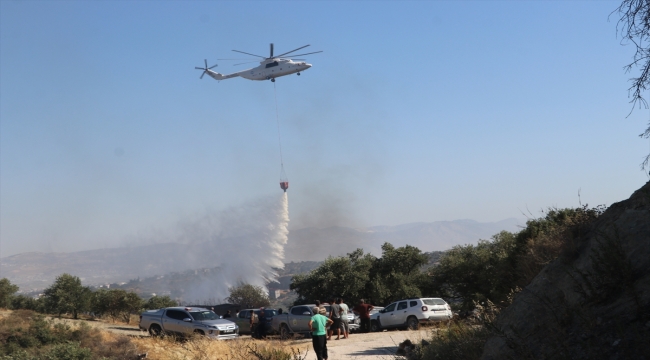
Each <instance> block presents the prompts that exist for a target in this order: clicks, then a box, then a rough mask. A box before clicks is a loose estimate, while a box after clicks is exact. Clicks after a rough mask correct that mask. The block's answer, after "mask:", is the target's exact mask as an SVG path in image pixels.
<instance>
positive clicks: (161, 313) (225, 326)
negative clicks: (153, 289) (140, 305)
mask: <svg viewBox="0 0 650 360" xmlns="http://www.w3.org/2000/svg"><path fill="white" fill-rule="evenodd" d="M139 327H140V329H142V330H145V331H148V332H149V333H150V334H151V335H152V336H159V335H163V334H174V335H179V336H191V335H195V334H196V335H205V336H207V337H209V338H213V339H219V340H224V339H234V338H237V337H238V336H239V328H238V327H237V325H236V324H235V323H234V322H232V321H229V320H226V319H220V317H219V315H217V314H215V313H214V312H212V311H210V310H208V309H205V308H200V307H169V308H163V309H157V310H148V311H145V312H143V313H141V314H140V323H139Z"/></svg>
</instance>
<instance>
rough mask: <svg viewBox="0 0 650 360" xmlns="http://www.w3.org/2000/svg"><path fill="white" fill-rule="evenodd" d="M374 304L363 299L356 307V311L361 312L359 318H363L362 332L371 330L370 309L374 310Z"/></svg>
mask: <svg viewBox="0 0 650 360" xmlns="http://www.w3.org/2000/svg"><path fill="white" fill-rule="evenodd" d="M373 308H374V306H372V305H370V304H366V302H365V301H364V300H363V299H361V300H359V305H357V306H355V307H354V309H353V310H354V311H356V312H357V314H359V319H360V320H361V326H360V329H359V330H360V331H361V332H362V333H367V332H370V310H372V309H373Z"/></svg>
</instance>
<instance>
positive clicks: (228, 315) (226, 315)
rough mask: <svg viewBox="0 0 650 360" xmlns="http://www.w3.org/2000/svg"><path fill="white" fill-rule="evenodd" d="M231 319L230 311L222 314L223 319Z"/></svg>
mask: <svg viewBox="0 0 650 360" xmlns="http://www.w3.org/2000/svg"><path fill="white" fill-rule="evenodd" d="M231 317H232V315H231V314H230V310H228V311H226V313H225V314H223V318H224V319H228V318H231Z"/></svg>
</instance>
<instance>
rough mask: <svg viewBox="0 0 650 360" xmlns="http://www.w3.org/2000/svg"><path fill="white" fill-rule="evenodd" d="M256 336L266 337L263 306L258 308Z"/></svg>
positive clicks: (259, 337)
mask: <svg viewBox="0 0 650 360" xmlns="http://www.w3.org/2000/svg"><path fill="white" fill-rule="evenodd" d="M257 338H258V339H266V316H265V315H264V308H263V307H261V308H260V314H259V323H258V324H257Z"/></svg>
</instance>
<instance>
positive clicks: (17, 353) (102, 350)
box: [0, 310, 137, 360]
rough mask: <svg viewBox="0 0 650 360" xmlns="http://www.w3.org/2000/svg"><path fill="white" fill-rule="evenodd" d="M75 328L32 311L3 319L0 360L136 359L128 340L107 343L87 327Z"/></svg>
mask: <svg viewBox="0 0 650 360" xmlns="http://www.w3.org/2000/svg"><path fill="white" fill-rule="evenodd" d="M78 325H79V326H77V327H71V326H70V325H68V324H65V323H56V322H54V321H53V320H46V319H45V317H44V316H42V315H39V314H35V313H34V312H32V311H29V310H18V311H13V312H11V313H9V314H8V315H7V316H5V317H3V318H2V319H0V360H8V359H14V360H16V359H18V360H36V359H52V360H59V359H61V360H63V359H83V360H85V359H106V360H107V359H132V358H135V356H134V355H135V354H136V353H137V349H136V347H135V345H134V344H133V343H132V342H131V340H130V338H128V337H126V336H118V337H113V339H106V338H104V337H103V336H102V334H101V332H100V330H98V329H97V328H92V327H90V326H88V325H87V324H85V323H79V324H78Z"/></svg>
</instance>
